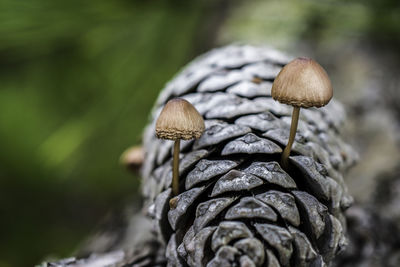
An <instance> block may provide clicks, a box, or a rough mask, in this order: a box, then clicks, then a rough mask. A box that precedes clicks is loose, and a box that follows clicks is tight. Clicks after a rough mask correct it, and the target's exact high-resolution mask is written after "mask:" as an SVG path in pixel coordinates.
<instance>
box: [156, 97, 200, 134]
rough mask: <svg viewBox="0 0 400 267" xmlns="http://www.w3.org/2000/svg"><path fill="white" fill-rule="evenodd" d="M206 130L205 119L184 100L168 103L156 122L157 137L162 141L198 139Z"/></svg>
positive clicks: (179, 99)
mask: <svg viewBox="0 0 400 267" xmlns="http://www.w3.org/2000/svg"><path fill="white" fill-rule="evenodd" d="M204 129H205V126H204V120H203V117H202V116H201V115H200V113H199V112H198V111H197V110H196V109H195V107H194V106H193V105H192V104H190V103H189V102H188V101H186V100H185V99H182V98H175V99H171V100H170V101H168V102H167V104H166V105H165V106H164V108H163V110H162V111H161V114H160V116H159V117H158V119H157V122H156V135H157V137H158V138H161V139H169V140H177V139H184V140H190V139H193V138H196V139H197V138H200V136H201V135H202V134H203V132H204Z"/></svg>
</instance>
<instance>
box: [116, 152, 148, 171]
mask: <svg viewBox="0 0 400 267" xmlns="http://www.w3.org/2000/svg"><path fill="white" fill-rule="evenodd" d="M143 161H144V152H143V147H142V146H132V147H130V148H128V149H126V150H125V151H124V152H123V153H122V155H121V157H120V163H121V164H122V165H124V166H126V167H128V168H129V169H130V170H132V171H133V172H134V173H135V174H139V170H140V168H141V167H142V165H143Z"/></svg>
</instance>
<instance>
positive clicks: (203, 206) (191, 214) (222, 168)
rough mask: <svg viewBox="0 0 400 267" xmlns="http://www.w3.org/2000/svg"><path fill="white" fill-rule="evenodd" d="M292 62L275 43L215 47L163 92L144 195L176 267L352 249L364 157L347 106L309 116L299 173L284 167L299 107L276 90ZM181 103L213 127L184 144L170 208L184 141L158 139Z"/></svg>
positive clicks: (299, 259) (294, 161) (286, 260)
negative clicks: (165, 117)
mask: <svg viewBox="0 0 400 267" xmlns="http://www.w3.org/2000/svg"><path fill="white" fill-rule="evenodd" d="M290 59H291V58H290V57H288V56H286V55H284V54H281V53H280V52H277V51H274V50H271V49H269V48H263V47H253V46H240V45H234V46H227V47H224V48H219V49H215V50H212V51H210V52H208V53H206V54H205V55H202V56H200V57H198V58H197V59H195V60H194V61H193V62H192V63H190V64H189V65H188V66H187V67H186V68H184V69H183V70H182V71H181V73H179V74H178V75H177V76H175V78H174V79H173V80H172V81H170V82H169V83H168V84H167V86H166V88H165V89H164V90H163V91H162V93H161V94H160V96H159V98H158V100H157V102H156V105H155V107H154V109H153V114H152V116H153V119H152V122H151V123H150V125H149V126H148V127H147V129H146V131H145V134H144V147H145V150H146V156H145V164H144V166H143V178H144V181H143V186H142V189H143V190H142V192H143V195H144V198H145V207H147V209H148V211H149V212H148V214H149V215H150V216H151V217H152V220H153V223H154V225H155V228H154V229H156V231H160V233H159V237H160V238H159V239H160V242H162V243H163V244H165V245H164V246H165V250H166V252H165V255H166V256H165V259H166V264H169V265H170V266H180V265H179V264H183V266H329V265H330V264H331V262H332V260H333V259H334V258H335V256H336V254H337V253H338V252H339V251H340V250H342V249H343V248H344V246H345V244H346V238H345V229H346V226H345V220H344V215H343V212H344V211H345V210H346V209H347V208H348V207H349V206H350V205H351V203H352V198H351V196H349V194H348V192H347V188H346V186H345V184H344V182H343V173H344V172H345V171H346V170H347V169H348V168H349V167H350V166H351V165H353V164H354V163H355V162H356V160H357V155H356V154H355V153H354V152H353V150H352V149H351V147H349V146H348V145H347V144H345V143H344V142H343V141H342V140H341V138H340V136H339V134H340V130H341V127H342V124H343V122H344V119H345V113H344V110H343V107H342V106H341V104H340V103H338V102H337V101H336V100H334V99H333V100H332V101H331V102H330V103H329V104H328V106H326V107H324V108H320V109H316V108H310V109H302V110H301V112H300V122H299V127H298V131H297V135H296V140H295V143H294V146H293V152H292V155H291V158H290V169H289V170H288V171H285V170H283V168H282V167H281V166H280V164H279V161H280V154H281V153H282V149H283V148H284V146H285V145H286V142H287V140H288V136H289V130H290V120H291V112H292V108H291V107H290V106H287V105H282V104H280V103H278V102H276V101H274V100H273V99H272V97H271V85H272V82H273V80H274V78H275V76H276V75H277V74H278V73H279V71H280V69H281V68H282V66H283V65H285V64H286V63H287V62H289V61H290ZM174 97H182V98H184V99H186V100H188V101H189V102H191V103H192V104H193V105H194V106H195V107H196V109H198V111H199V113H200V114H201V115H202V116H203V117H204V119H205V125H206V130H205V133H204V134H203V135H202V136H201V137H200V139H198V140H195V141H192V142H187V143H185V145H184V146H182V148H181V155H180V158H181V167H180V192H181V193H180V194H179V195H178V196H176V197H174V198H173V200H172V201H171V202H173V205H170V199H171V197H172V196H171V193H170V185H171V149H172V141H171V142H169V141H160V140H157V139H156V137H155V135H154V124H155V120H156V118H157V116H158V114H159V113H160V111H161V109H162V107H163V105H164V104H165V103H166V102H167V101H168V100H169V99H172V98H174ZM165 225H167V226H165Z"/></svg>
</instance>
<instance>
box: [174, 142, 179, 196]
mask: <svg viewBox="0 0 400 267" xmlns="http://www.w3.org/2000/svg"><path fill="white" fill-rule="evenodd" d="M180 143H181V140H180V139H176V140H175V143H174V158H173V163H172V164H173V166H172V193H173V195H174V196H176V195H178V194H179V150H180Z"/></svg>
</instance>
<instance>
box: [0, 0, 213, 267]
mask: <svg viewBox="0 0 400 267" xmlns="http://www.w3.org/2000/svg"><path fill="white" fill-rule="evenodd" d="M213 5H214V3H213V2H211V1H210V2H207V1H205V2H200V1H192V2H185V1H123V0H118V1H107V0H99V1H89V2H88V1H76V0H71V1H53V0H36V1H14V0H1V1H0V22H1V23H0V202H1V205H0V214H1V220H0V240H1V241H0V266H29V265H32V264H34V263H37V262H39V261H40V260H41V257H43V256H45V255H48V253H55V254H56V255H57V256H64V257H65V256H68V255H69V253H71V251H72V249H73V248H74V247H75V246H76V245H77V244H78V242H79V240H81V239H82V238H84V237H85V235H87V233H88V231H89V230H90V229H93V227H94V225H96V222H97V221H98V220H99V218H101V217H102V216H104V213H105V212H106V211H107V210H108V209H110V208H111V207H113V206H115V205H117V204H118V203H120V202H122V201H123V200H124V199H125V198H126V196H128V195H133V194H135V193H136V192H137V190H138V185H139V179H138V177H136V178H134V177H132V175H130V174H128V172H127V171H126V170H125V169H124V168H123V167H122V166H120V165H119V163H118V160H119V156H120V155H121V153H122V152H123V150H124V149H125V148H127V147H128V146H131V145H134V144H139V143H140V141H141V134H142V130H143V127H144V126H145V124H146V122H147V119H148V115H149V113H150V109H151V106H152V104H153V102H154V101H155V98H156V96H157V95H158V93H159V91H160V90H161V88H162V87H163V85H164V83H165V82H166V81H167V80H169V79H170V78H171V77H172V76H173V74H174V73H176V72H177V71H178V70H179V68H180V67H181V66H182V65H183V64H184V63H186V62H187V61H189V60H190V58H191V57H192V56H193V55H194V54H195V53H197V51H196V49H198V48H199V45H198V44H196V43H195V42H196V40H197V39H198V38H199V29H200V28H201V25H202V20H204V16H205V14H206V12H207V11H208V10H209V8H210V7H212V6H213ZM205 39H206V38H205ZM203 43H206V42H205V41H203Z"/></svg>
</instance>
